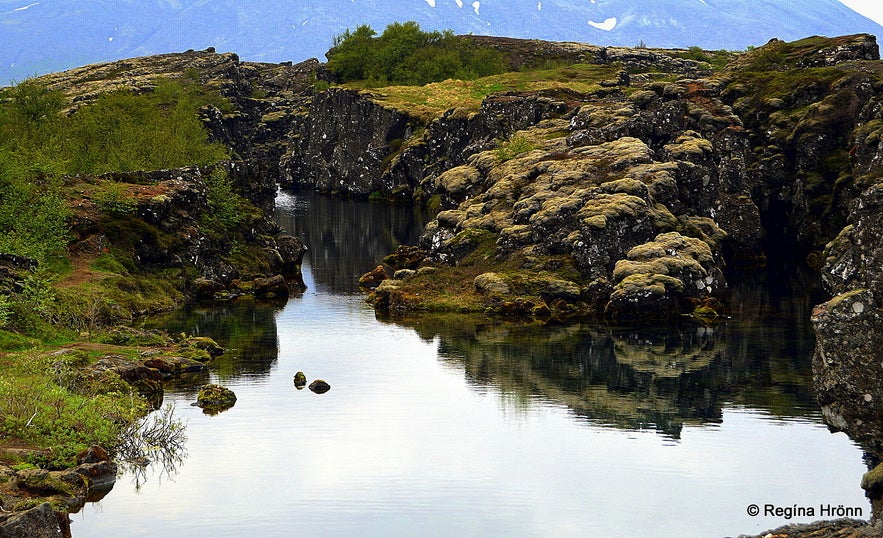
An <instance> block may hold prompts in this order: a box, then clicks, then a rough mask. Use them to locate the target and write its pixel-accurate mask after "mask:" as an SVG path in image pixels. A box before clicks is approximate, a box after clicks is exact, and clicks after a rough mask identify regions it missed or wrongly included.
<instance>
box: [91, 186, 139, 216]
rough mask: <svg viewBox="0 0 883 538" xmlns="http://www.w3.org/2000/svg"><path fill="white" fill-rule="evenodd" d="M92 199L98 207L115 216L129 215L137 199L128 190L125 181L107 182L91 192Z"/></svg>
mask: <svg viewBox="0 0 883 538" xmlns="http://www.w3.org/2000/svg"><path fill="white" fill-rule="evenodd" d="M92 200H93V201H94V202H95V205H97V206H98V209H100V210H102V211H105V212H107V213H110V214H111V215H115V216H122V215H129V214H131V213H134V212H135V209H137V207H138V201H137V200H136V199H135V196H134V195H133V194H132V193H131V192H129V190H128V188H127V187H126V184H125V183H116V182H109V183H106V184H104V185H103V186H102V187H101V188H100V189H98V190H96V191H95V192H94V193H92Z"/></svg>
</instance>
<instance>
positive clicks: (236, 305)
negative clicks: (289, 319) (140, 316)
mask: <svg viewBox="0 0 883 538" xmlns="http://www.w3.org/2000/svg"><path fill="white" fill-rule="evenodd" d="M284 306H285V303H284V302H283V303H281V304H280V303H278V302H273V301H259V300H255V299H254V298H252V297H243V298H240V299H238V300H236V301H233V302H230V303H226V304H220V305H215V304H213V305H210V306H196V307H193V308H190V309H187V310H181V311H177V312H173V313H171V314H169V315H166V316H162V317H159V318H156V319H152V320H151V321H150V322H149V324H148V325H149V326H150V327H152V328H164V329H166V330H168V331H169V332H171V333H178V332H184V333H187V334H188V335H192V336H209V337H211V338H213V339H214V340H215V341H216V342H218V344H220V345H221V347H223V348H224V349H225V352H224V354H223V355H221V356H220V357H218V358H216V359H214V360H213V361H212V370H213V373H214V374H216V375H217V376H218V378H219V379H220V380H221V381H224V380H227V379H230V378H235V377H243V376H244V377H264V376H267V375H269V374H270V370H271V368H272V366H273V364H275V362H276V359H277V357H278V355H279V336H278V334H277V332H276V319H275V316H276V314H277V313H278V312H279V311H280V310H282V308H283V307H284ZM202 381H203V383H201V384H204V381H205V380H204V379H203V380H202ZM179 387H180V388H181V389H183V390H185V391H187V392H188V393H192V397H193V399H194V401H195V400H196V392H197V391H196V388H198V385H192V384H191V385H189V390H187V389H188V385H179Z"/></svg>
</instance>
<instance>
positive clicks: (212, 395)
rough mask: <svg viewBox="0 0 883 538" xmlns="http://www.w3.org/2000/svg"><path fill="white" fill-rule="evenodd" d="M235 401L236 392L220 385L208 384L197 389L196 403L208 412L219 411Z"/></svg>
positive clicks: (230, 405) (227, 407)
mask: <svg viewBox="0 0 883 538" xmlns="http://www.w3.org/2000/svg"><path fill="white" fill-rule="evenodd" d="M235 403H236V394H235V393H234V392H233V391H232V390H230V389H228V388H227V387H222V386H221V385H214V384H209V385H205V386H203V387H202V388H200V389H199V394H198V395H197V396H196V405H198V406H199V407H202V408H203V409H204V410H206V411H207V412H210V413H214V412H220V411H223V410H226V409H229V408H230V407H233V405H234V404H235Z"/></svg>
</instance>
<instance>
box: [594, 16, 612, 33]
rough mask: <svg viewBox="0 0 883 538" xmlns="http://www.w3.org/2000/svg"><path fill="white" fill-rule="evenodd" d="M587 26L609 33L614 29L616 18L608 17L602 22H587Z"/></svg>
mask: <svg viewBox="0 0 883 538" xmlns="http://www.w3.org/2000/svg"><path fill="white" fill-rule="evenodd" d="M589 26H591V27H593V28H597V29H598V30H604V31H605V32H609V31H610V30H613V29H614V28H616V17H608V18H606V19H604V22H595V21H589Z"/></svg>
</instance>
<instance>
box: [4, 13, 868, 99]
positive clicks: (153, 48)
mask: <svg viewBox="0 0 883 538" xmlns="http://www.w3.org/2000/svg"><path fill="white" fill-rule="evenodd" d="M407 20H414V21H417V22H418V23H419V24H420V26H421V27H422V28H423V29H425V30H444V29H451V30H453V31H454V32H455V33H463V34H465V33H473V34H478V35H499V36H509V37H522V38H537V39H545V40H553V41H582V42H587V43H593V44H597V45H620V46H635V45H637V44H639V43H643V44H646V45H647V46H650V47H689V46H699V47H702V48H705V49H729V50H742V49H744V48H746V47H747V46H749V45H755V46H756V45H762V44H763V43H766V42H767V41H768V40H769V39H770V38H773V37H777V38H780V39H783V40H786V41H787V40H794V39H798V38H801V37H806V36H809V35H826V36H834V35H844V34H855V33H871V34H875V35H883V27H881V26H880V25H879V24H877V23H875V22H873V21H871V20H870V19H868V18H866V17H864V16H862V15H859V14H858V13H856V12H854V11H852V10H850V9H849V8H847V7H846V6H844V5H843V4H841V3H840V2H838V1H837V0H805V1H801V2H782V1H780V0H747V1H746V0H641V1H637V0H474V1H472V0H299V1H295V0H276V1H273V0H211V1H210V0H140V1H139V0H85V1H84V0H38V1H31V0H0V36H2V39H0V85H2V84H6V83H7V82H9V81H11V80H23V79H24V78H27V77H28V76H31V75H36V74H43V73H47V72H52V71H58V70H63V69H68V68H71V67H75V66H79V65H84V64H89V63H94V62H99V61H107V60H115V59H120V58H126V57H133V56H143V55H149V54H158V53H164V52H176V51H183V50H187V49H204V48H207V47H215V48H216V49H217V50H219V51H232V52H236V53H238V54H239V55H240V56H241V57H242V58H243V59H246V60H251V61H271V62H281V61H286V60H292V61H300V60H304V59H307V58H310V57H317V58H319V59H323V58H324V53H325V51H327V50H328V48H329V47H330V46H331V43H332V39H333V37H334V36H335V35H337V34H340V33H342V32H343V31H344V30H346V29H347V28H355V27H356V26H358V25H360V24H369V25H371V26H372V27H373V28H374V29H375V30H378V31H382V30H383V28H385V27H386V25H387V24H389V23H391V22H394V21H407Z"/></svg>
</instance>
